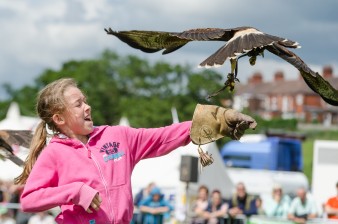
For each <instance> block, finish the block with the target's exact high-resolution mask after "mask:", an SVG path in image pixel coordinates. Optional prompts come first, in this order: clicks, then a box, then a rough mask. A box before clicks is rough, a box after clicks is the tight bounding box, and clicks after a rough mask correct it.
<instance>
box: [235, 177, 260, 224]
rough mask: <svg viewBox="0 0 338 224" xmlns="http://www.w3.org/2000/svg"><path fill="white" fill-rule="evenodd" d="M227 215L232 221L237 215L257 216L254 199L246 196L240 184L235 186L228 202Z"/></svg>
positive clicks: (243, 187)
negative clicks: (234, 190) (234, 191)
mask: <svg viewBox="0 0 338 224" xmlns="http://www.w3.org/2000/svg"><path fill="white" fill-rule="evenodd" d="M229 215H230V217H231V218H232V219H235V218H236V216H238V215H245V216H251V215H257V207H256V200H255V197H253V196H251V195H249V194H247V192H246V189H245V186H244V183H242V182H240V183H238V184H237V186H236V193H235V194H234V195H233V196H232V198H231V199H230V200H229ZM234 223H241V221H240V220H238V221H234Z"/></svg>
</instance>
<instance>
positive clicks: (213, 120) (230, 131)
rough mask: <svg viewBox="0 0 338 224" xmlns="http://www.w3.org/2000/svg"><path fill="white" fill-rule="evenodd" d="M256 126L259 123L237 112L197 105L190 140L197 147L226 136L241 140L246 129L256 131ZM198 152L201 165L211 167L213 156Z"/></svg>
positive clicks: (212, 106)
mask: <svg viewBox="0 0 338 224" xmlns="http://www.w3.org/2000/svg"><path fill="white" fill-rule="evenodd" d="M256 126H257V123H256V121H255V120H254V119H253V118H252V117H250V116H248V115H245V114H242V113H240V112H238V111H236V110H233V109H226V108H223V107H219V106H214V105H201V104H197V106H196V109H195V112H194V115H193V118H192V125H191V129H190V138H191V140H192V142H193V143H194V144H196V145H203V144H207V143H210V142H213V141H216V140H217V139H220V138H223V137H224V136H228V137H230V138H231V139H234V140H239V139H240V138H241V137H242V135H243V134H244V132H245V130H246V129H248V128H251V129H255V128H256ZM198 151H199V153H200V159H201V164H202V165H203V166H206V165H210V164H211V163H212V161H213V160H212V158H211V155H209V154H208V153H204V152H203V151H202V149H201V148H200V147H199V149H198ZM206 157H207V158H206ZM209 157H210V158H209ZM205 160H206V161H205Z"/></svg>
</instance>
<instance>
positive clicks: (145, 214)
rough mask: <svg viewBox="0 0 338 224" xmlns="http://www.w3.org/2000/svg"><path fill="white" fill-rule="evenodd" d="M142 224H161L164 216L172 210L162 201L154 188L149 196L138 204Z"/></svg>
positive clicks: (157, 189)
mask: <svg viewBox="0 0 338 224" xmlns="http://www.w3.org/2000/svg"><path fill="white" fill-rule="evenodd" d="M139 208H140V212H141V213H142V223H143V224H162V223H163V222H164V215H165V213H168V212H170V211H172V210H173V207H172V206H171V205H170V203H169V202H168V201H166V200H164V197H163V194H162V193H161V190H160V189H159V188H158V187H154V188H153V189H152V190H151V192H150V195H149V196H148V197H147V198H146V199H144V200H142V201H141V202H140V204H139Z"/></svg>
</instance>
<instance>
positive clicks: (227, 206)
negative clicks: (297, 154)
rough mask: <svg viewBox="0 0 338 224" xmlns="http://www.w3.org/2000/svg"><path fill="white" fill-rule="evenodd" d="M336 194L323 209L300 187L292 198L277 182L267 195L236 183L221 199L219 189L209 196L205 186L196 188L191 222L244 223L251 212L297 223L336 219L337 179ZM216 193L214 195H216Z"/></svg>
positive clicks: (337, 208) (337, 210)
mask: <svg viewBox="0 0 338 224" xmlns="http://www.w3.org/2000/svg"><path fill="white" fill-rule="evenodd" d="M336 190H337V194H336V195H334V196H332V197H331V198H329V199H328V200H327V202H326V203H324V204H323V211H320V209H319V208H318V207H317V204H316V202H315V201H314V199H313V197H311V196H309V194H308V192H307V190H306V189H305V188H303V187H300V188H299V189H297V191H296V192H295V193H296V196H295V197H293V198H291V197H290V196H289V195H286V194H284V193H283V189H282V187H281V186H280V185H278V184H276V185H274V186H273V187H272V193H271V195H270V196H268V197H264V198H261V197H259V196H257V195H250V194H248V193H247V191H246V186H245V185H244V183H242V182H240V183H238V184H237V185H236V191H235V193H234V194H233V195H232V197H230V198H227V199H224V198H222V197H221V193H220V191H219V190H217V189H214V190H213V193H212V194H211V195H209V194H208V193H209V189H208V187H206V186H204V185H202V186H200V187H199V190H198V196H197V199H196V200H195V202H194V205H193V207H192V210H193V217H192V218H191V222H190V223H191V224H228V223H231V224H244V223H245V220H247V218H249V217H250V216H252V215H258V216H263V217H266V218H274V219H278V220H285V221H291V222H293V223H297V224H303V223H306V222H307V220H311V219H318V218H321V219H323V220H325V219H326V220H338V182H337V184H336ZM214 194H216V195H217V196H216V198H214V197H215V195H214Z"/></svg>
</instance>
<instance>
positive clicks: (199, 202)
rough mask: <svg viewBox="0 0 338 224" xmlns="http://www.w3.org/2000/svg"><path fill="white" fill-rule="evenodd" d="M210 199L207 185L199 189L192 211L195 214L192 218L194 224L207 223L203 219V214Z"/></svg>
mask: <svg viewBox="0 0 338 224" xmlns="http://www.w3.org/2000/svg"><path fill="white" fill-rule="evenodd" d="M208 197H209V189H208V187H207V186H205V185H201V186H200V187H199V188H198V196H197V199H196V201H195V202H194V204H193V206H192V210H193V213H194V217H193V218H192V222H191V223H192V224H204V223H205V222H206V220H205V218H204V217H203V212H204V211H205V210H206V209H207V207H208Z"/></svg>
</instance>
